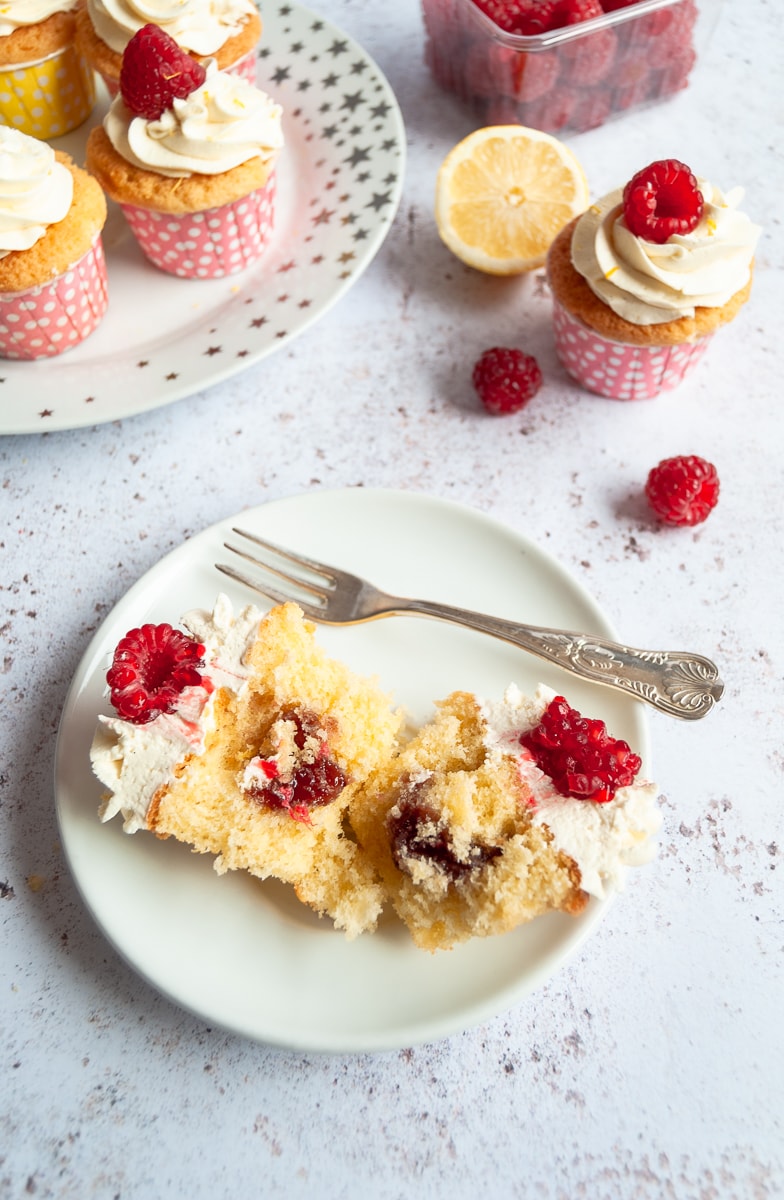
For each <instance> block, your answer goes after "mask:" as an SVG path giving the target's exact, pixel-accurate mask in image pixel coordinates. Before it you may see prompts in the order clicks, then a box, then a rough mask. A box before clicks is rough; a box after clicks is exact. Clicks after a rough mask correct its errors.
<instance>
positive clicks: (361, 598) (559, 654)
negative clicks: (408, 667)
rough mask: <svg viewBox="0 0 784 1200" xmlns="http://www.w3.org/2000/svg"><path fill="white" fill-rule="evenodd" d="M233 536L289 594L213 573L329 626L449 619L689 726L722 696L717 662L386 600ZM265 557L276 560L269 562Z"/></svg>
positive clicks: (229, 569) (329, 569) (239, 550)
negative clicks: (286, 566)
mask: <svg viewBox="0 0 784 1200" xmlns="http://www.w3.org/2000/svg"><path fill="white" fill-rule="evenodd" d="M232 532H233V533H235V534H237V536H238V537H240V538H244V539H245V541H246V542H251V543H252V544H253V545H254V546H258V547H259V548H260V549H261V550H263V551H264V552H265V557H263V558H260V557H259V556H258V555H257V554H253V553H251V551H250V550H249V549H246V548H245V547H243V546H233V545H230V544H229V542H224V546H225V548H226V549H227V550H230V551H231V552H232V553H233V554H237V555H239V557H240V558H243V559H245V560H246V561H247V562H249V563H252V564H253V565H254V567H258V568H261V569H263V570H264V571H265V572H267V573H269V574H270V575H272V576H274V577H276V578H277V579H278V580H281V581H282V582H283V584H284V585H285V586H286V588H287V589H288V590H286V591H281V590H280V588H278V587H275V586H273V585H271V584H269V583H267V581H266V580H259V579H256V578H252V577H251V576H249V575H246V574H244V573H243V572H241V571H239V570H237V569H236V568H235V567H233V566H229V565H228V564H226V563H216V564H215V566H216V568H217V570H219V571H221V572H223V574H224V575H228V576H230V578H232V579H234V580H236V581H237V582H238V583H242V584H244V585H245V586H246V587H249V588H251V589H252V590H253V591H255V592H259V593H260V594H261V595H262V596H266V597H267V599H268V600H272V601H273V603H275V604H282V603H284V602H285V601H287V600H296V602H297V603H298V604H299V606H300V607H301V609H302V610H303V612H304V613H305V615H306V616H307V617H309V618H310V619H311V620H313V621H318V622H322V623H324V624H326V625H355V624H357V623H359V622H361V621H372V620H374V619H375V618H377V617H389V616H393V615H397V614H407V613H408V614H412V615H418V616H425V617H435V618H437V619H438V620H440V621H452V622H453V623H457V624H458V625H466V626H468V627H469V628H470V629H477V630H479V631H480V632H481V633H489V634H491V635H492V636H493V637H497V638H502V639H503V640H504V641H506V642H511V643H512V645H514V646H519V647H520V648H521V649H523V650H528V651H529V652H530V653H531V654H536V655H538V657H539V658H544V659H547V661H548V662H552V663H555V664H556V665H557V666H559V667H563V668H564V669H565V670H567V671H571V672H572V673H573V674H574V675H579V676H580V677H581V678H583V679H590V680H591V681H592V682H593V683H602V684H605V685H606V686H608V687H613V688H617V689H618V690H619V691H622V692H627V693H628V694H630V695H632V696H634V697H636V698H637V699H638V700H644V701H646V703H648V704H651V705H653V707H654V708H656V709H658V710H659V712H663V713H668V714H669V715H670V716H674V717H684V718H686V719H687V720H691V721H694V720H697V719H698V718H700V717H704V716H706V715H707V713H709V712H710V711H711V709H712V708H713V706H714V704H715V703H716V701H717V700H719V699H720V697H721V694H722V692H723V691H724V684H723V683H722V681H721V679H720V678H719V673H718V668H717V667H716V664H715V663H713V662H711V660H710V659H709V658H705V657H704V656H703V655H702V654H691V653H689V652H687V651H677V650H635V649H634V648H633V647H631V646H622V645H620V644H619V643H617V642H609V641H605V640H603V639H602V638H597V637H595V636H594V635H593V634H587V633H574V632H570V631H568V630H562V629H547V628H543V627H541V626H536V625H521V624H519V622H517V621H506V620H503V619H502V618H501V617H490V616H486V615H485V614H483V613H477V612H472V611H471V610H470V609H466V608H454V607H452V606H451V605H448V604H437V603H435V602H433V601H431V600H413V599H406V598H404V597H402V596H390V595H388V594H387V593H386V592H382V591H379V589H378V588H376V587H374V586H373V585H372V584H371V583H368V582H367V580H365V579H361V578H360V577H359V576H358V575H352V574H351V573H350V572H349V571H343V570H341V569H340V568H338V567H333V566H329V565H328V564H326V563H322V562H317V561H316V560H315V559H313V558H307V557H306V556H305V555H304V554H294V553H293V552H292V551H291V550H287V549H285V548H284V547H283V546H277V545H276V544H275V543H274V542H268V541H266V540H265V539H264V538H261V537H259V536H258V535H257V534H255V533H249V532H248V531H247V530H243V529H233V530H232ZM269 556H273V561H272V562H270V561H269ZM281 561H285V562H286V563H291V564H293V566H294V568H295V570H292V571H285V570H283V569H282V567H281V566H280V565H276V563H278V564H280V562H281Z"/></svg>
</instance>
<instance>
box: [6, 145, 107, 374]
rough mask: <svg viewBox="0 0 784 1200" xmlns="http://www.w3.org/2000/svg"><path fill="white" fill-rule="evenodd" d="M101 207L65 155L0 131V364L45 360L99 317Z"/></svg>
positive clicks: (89, 182) (90, 183)
mask: <svg viewBox="0 0 784 1200" xmlns="http://www.w3.org/2000/svg"><path fill="white" fill-rule="evenodd" d="M105 220H106V200H105V198H104V195H103V192H102V191H101V189H100V187H99V186H98V184H97V183H96V181H95V180H94V179H93V178H92V177H91V176H90V175H88V173H87V172H86V171H83V170H82V169H81V167H77V166H76V165H75V164H74V163H73V162H72V161H71V159H70V158H69V157H68V155H67V154H63V153H61V152H60V151H55V150H53V149H52V147H51V146H48V145H47V144H46V143H45V142H41V141H39V140H38V139H37V138H32V137H29V136H28V135H27V134H24V133H19V131H18V130H15V129H6V128H3V127H0V356H2V357H3V358H22V359H34V358H49V357H52V356H53V355H55V354H61V353H62V352H63V351H64V350H68V349H70V348H71V347H73V346H76V345H77V344H78V343H79V342H81V341H83V339H84V338H86V337H87V336H88V334H90V333H92V331H93V330H94V329H95V328H96V326H97V325H98V324H99V322H100V320H101V318H102V317H103V315H104V313H105V311H106V305H107V290H106V268H105V265H104V258H103V250H102V247H101V230H102V228H103V225H104V222H105Z"/></svg>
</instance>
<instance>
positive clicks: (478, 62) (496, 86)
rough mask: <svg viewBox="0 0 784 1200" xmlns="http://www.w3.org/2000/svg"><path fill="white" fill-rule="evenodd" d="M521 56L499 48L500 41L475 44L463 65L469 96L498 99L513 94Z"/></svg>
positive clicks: (512, 51) (506, 48)
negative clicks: (518, 61) (497, 97)
mask: <svg viewBox="0 0 784 1200" xmlns="http://www.w3.org/2000/svg"><path fill="white" fill-rule="evenodd" d="M519 57H520V55H519V54H518V53H517V51H516V50H511V49H509V48H508V47H507V46H500V45H499V44H498V43H497V42H491V41H489V40H488V41H481V42H474V43H473V45H472V46H470V47H469V49H468V53H467V54H466V56H465V60H464V62H463V74H464V78H465V85H466V88H467V90H468V95H469V97H471V98H474V97H476V96H497V95H498V94H499V93H500V94H502V95H506V96H511V95H514V75H515V71H516V69H517V59H518V58H519Z"/></svg>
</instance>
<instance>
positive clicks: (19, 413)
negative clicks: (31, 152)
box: [0, 3, 405, 434]
mask: <svg viewBox="0 0 784 1200" xmlns="http://www.w3.org/2000/svg"><path fill="white" fill-rule="evenodd" d="M262 20H263V24H264V29H263V33H262V38H261V42H260V43H259V59H258V69H257V77H258V83H259V86H260V87H262V88H263V89H264V90H265V91H267V92H269V94H270V95H271V96H273V97H274V98H275V99H276V100H278V101H279V102H280V104H281V105H282V107H283V110H284V117H283V130H284V136H285V139H286V146H285V149H284V151H283V153H282V155H281V158H280V162H279V165H278V197H277V201H276V206H275V213H276V218H275V232H274V235H273V240H272V242H271V243H270V245H269V246H268V247H267V249H266V250H265V252H264V256H263V257H262V258H261V259H260V260H259V262H258V264H256V265H254V266H252V267H248V268H247V270H245V271H242V272H240V273H239V274H237V275H232V276H229V277H227V278H226V279H216V280H190V279H189V280H182V279H177V278H176V277H175V276H172V275H167V274H166V273H165V272H163V271H159V270H157V268H155V267H153V266H152V265H151V264H150V263H149V262H148V261H147V260H146V259H145V257H144V256H143V254H142V252H141V251H140V250H139V248H138V246H137V245H136V242H135V241H134V238H133V235H132V234H131V232H130V230H129V228H128V226H127V224H126V222H125V219H124V218H123V216H122V214H121V213H120V211H119V209H118V208H117V207H116V206H115V205H113V204H111V202H110V206H109V218H108V220H107V223H106V226H105V229H104V235H103V240H104V248H105V251H106V260H107V269H108V274H109V309H108V311H107V314H106V317H105V318H104V320H103V322H102V323H101V325H100V326H99V328H98V329H97V330H96V331H95V333H93V334H92V335H91V336H90V337H89V338H87V339H86V340H85V341H84V342H82V343H81V345H79V346H77V347H75V349H73V350H70V351H69V352H68V353H67V354H63V355H62V356H58V357H56V358H53V359H45V360H40V361H38V362H12V361H10V360H0V434H4V433H6V434H11V433H14V434H15V433H39V432H44V431H50V430H55V429H74V428H77V427H79V426H82V425H96V424H99V423H101V422H103V421H114V420H117V419H119V418H121V417H129V416H133V415H134V414H136V413H140V412H144V411H146V410H147V409H151V408H157V407H159V406H160V405H163V404H168V403H170V402H171V401H173V400H179V399H181V398H182V397H184V396H189V395H192V394H193V392H196V391H199V390H201V389H202V388H205V387H208V386H209V385H210V384H213V383H217V382H219V381H220V380H222V379H226V378H228V377H229V376H230V375H234V374H236V373H237V372H238V371H241V370H242V369H243V368H244V367H247V366H249V365H250V364H251V363H254V362H257V361H258V360H259V359H261V358H264V357H265V355H267V354H271V353H272V352H273V351H275V350H277V349H279V348H280V347H281V346H284V345H286V343H287V342H290V341H291V339H292V338H294V337H296V336H297V335H298V334H300V333H302V332H303V331H304V330H305V329H307V328H308V326H310V325H312V324H313V322H314V321H316V320H318V318H319V317H320V316H322V315H323V314H324V313H325V312H326V311H327V310H328V309H329V308H331V306H332V305H333V304H334V303H335V301H337V300H338V299H340V297H341V296H342V295H343V294H344V292H346V291H347V290H348V288H350V287H351V285H352V284H353V283H355V282H356V280H357V279H358V278H359V277H360V275H361V274H362V272H363V271H364V269H365V267H367V265H368V263H369V262H371V260H372V259H373V257H374V255H375V254H376V252H377V251H378V249H379V247H380V246H381V244H382V242H383V241H384V238H385V237H386V234H387V232H388V230H389V228H390V226H391V224H392V220H393V218H394V216H395V212H396V211H397V206H398V203H399V201H400V194H401V191H402V186H403V174H404V168H405V131H404V128H403V120H402V117H401V115H400V110H399V108H398V105H397V101H396V100H395V97H394V95H393V93H392V90H391V88H390V86H389V84H388V83H387V81H386V79H385V78H384V76H383V75H382V74H381V72H380V71H379V69H378V67H377V66H376V64H375V63H374V62H373V60H372V59H371V58H369V57H368V55H367V54H366V53H365V51H364V50H363V49H362V48H361V47H360V46H358V45H357V43H356V42H354V41H353V40H352V39H351V38H350V37H348V36H347V35H346V34H344V33H341V31H340V30H339V29H336V28H335V26H334V25H331V24H330V23H329V22H328V21H325V20H324V19H323V18H322V17H319V16H317V15H316V14H315V13H312V12H310V11H309V10H308V9H306V8H302V7H301V6H300V5H298V4H293V3H264V4H263V6H262ZM101 95H102V96H103V101H102V102H100V103H99V104H98V105H97V107H96V109H95V112H94V114H93V117H92V118H91V119H90V121H88V122H87V123H86V124H85V125H84V126H83V127H82V128H81V129H79V130H77V131H76V132H75V133H73V134H71V135H69V137H65V138H61V139H60V140H59V141H58V142H57V143H56V145H57V146H58V147H60V148H62V149H64V150H66V151H67V152H68V153H69V154H71V155H72V156H73V158H74V159H75V160H76V161H77V162H80V163H83V162H84V146H85V142H86V140H87V133H88V132H89V129H90V128H91V127H92V126H93V125H94V124H96V123H97V121H98V120H100V119H102V117H103V113H104V112H105V110H106V93H105V91H103V89H102V85H101Z"/></svg>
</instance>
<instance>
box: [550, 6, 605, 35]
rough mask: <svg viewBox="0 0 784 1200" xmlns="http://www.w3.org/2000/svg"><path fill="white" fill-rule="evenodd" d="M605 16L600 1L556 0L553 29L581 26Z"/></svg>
mask: <svg viewBox="0 0 784 1200" xmlns="http://www.w3.org/2000/svg"><path fill="white" fill-rule="evenodd" d="M602 16H604V10H603V9H602V6H601V4H600V3H599V0H555V11H554V14H553V24H552V25H551V28H552V29H561V28H562V27H563V26H565V25H581V24H582V22H583V21H592V20H593V18H594V17H602Z"/></svg>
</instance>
